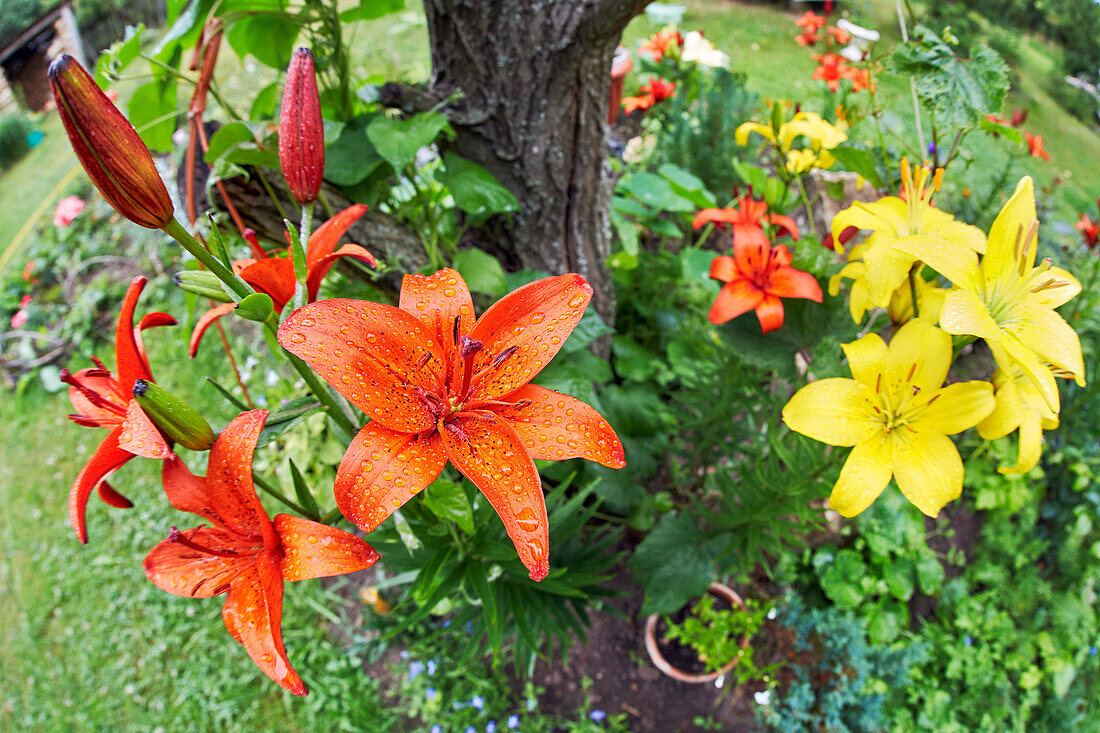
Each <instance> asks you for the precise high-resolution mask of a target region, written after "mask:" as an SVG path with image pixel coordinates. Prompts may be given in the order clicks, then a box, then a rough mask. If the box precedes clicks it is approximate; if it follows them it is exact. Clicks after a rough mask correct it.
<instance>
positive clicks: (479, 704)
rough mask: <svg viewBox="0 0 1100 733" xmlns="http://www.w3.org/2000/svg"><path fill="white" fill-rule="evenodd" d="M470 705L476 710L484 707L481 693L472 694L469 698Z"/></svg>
mask: <svg viewBox="0 0 1100 733" xmlns="http://www.w3.org/2000/svg"><path fill="white" fill-rule="evenodd" d="M470 707H475V708H477V709H478V710H481V709H482V708H483V707H485V698H483V697H482V696H481V695H474V696H473V697H471V698H470Z"/></svg>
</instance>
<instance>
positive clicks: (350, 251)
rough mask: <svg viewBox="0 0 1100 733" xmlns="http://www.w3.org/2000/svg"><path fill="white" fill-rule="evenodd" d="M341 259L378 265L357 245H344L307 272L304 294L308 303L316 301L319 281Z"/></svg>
mask: <svg viewBox="0 0 1100 733" xmlns="http://www.w3.org/2000/svg"><path fill="white" fill-rule="evenodd" d="M341 257H351V258H352V259H354V260H359V261H360V262H366V263H367V264H368V265H370V266H371V267H375V266H377V264H378V261H377V260H375V259H374V255H372V254H371V253H370V252H368V251H367V249H366V248H365V247H361V246H359V245H358V244H345V245H343V246H342V247H340V249H338V250H336V251H335V252H333V253H332V254H330V255H325V256H324V257H322V258H321V259H320V260H318V261H317V262H316V263H314V264H313V265H311V266H310V267H309V269H308V271H307V272H308V274H307V275H306V294H307V296H308V297H309V300H310V302H313V301H314V300H316V299H317V291H318V290H319V289H320V287H321V281H322V280H324V278H325V275H327V274H328V271H329V270H331V269H332V266H333V265H335V264H336V260H338V259H340V258H341Z"/></svg>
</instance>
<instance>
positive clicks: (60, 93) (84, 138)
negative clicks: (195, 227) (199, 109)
mask: <svg viewBox="0 0 1100 733" xmlns="http://www.w3.org/2000/svg"><path fill="white" fill-rule="evenodd" d="M47 76H48V77H49V80H50V89H51V90H52V91H53V98H54V101H55V102H56V103H57V111H58V113H59V114H60V115H61V121H62V122H63V123H64V124H65V133H66V134H67V135H68V136H69V141H70V142H71V143H72V146H73V150H74V151H75V152H76V157H77V158H79V159H80V164H81V165H83V166H84V170H85V171H86V172H87V173H88V177H89V178H91V179H92V183H94V184H95V187H96V188H98V189H99V192H100V193H101V194H103V198H105V199H107V203H109V204H110V205H111V206H113V207H114V208H115V210H116V211H118V213H120V214H122V215H123V216H125V217H126V218H127V219H129V220H130V221H132V222H134V223H135V224H139V225H141V226H143V227H146V228H148V229H160V228H162V227H164V226H165V225H166V224H168V223H169V222H170V221H172V213H173V207H172V199H171V198H169V196H168V189H166V188H165V187H164V182H163V181H162V180H161V179H160V175H159V174H158V173H157V168H156V166H155V165H154V164H153V156H152V155H150V154H149V149H148V148H147V147H145V143H143V142H142V141H141V137H140V136H139V135H138V134H137V131H136V130H135V129H134V126H133V125H131V124H130V122H129V121H128V120H127V119H126V118H125V117H123V116H122V113H121V112H119V111H118V108H117V107H115V105H114V104H112V103H111V101H110V100H109V99H107V95H106V94H104V93H103V90H101V89H100V88H99V86H98V85H96V83H95V81H94V80H93V79H92V77H90V76H88V72H87V71H85V70H84V68H83V67H82V66H81V65H80V64H78V63H77V62H76V60H74V59H73V57H72V56H69V55H68V54H61V55H60V56H58V57H57V59H56V60H55V61H54V62H53V63H52V64H50V68H49V71H48V73H47Z"/></svg>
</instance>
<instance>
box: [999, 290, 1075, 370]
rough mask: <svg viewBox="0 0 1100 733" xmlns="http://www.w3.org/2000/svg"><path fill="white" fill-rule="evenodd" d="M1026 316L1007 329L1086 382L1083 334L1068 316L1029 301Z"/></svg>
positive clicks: (1041, 355) (1051, 361)
mask: <svg viewBox="0 0 1100 733" xmlns="http://www.w3.org/2000/svg"><path fill="white" fill-rule="evenodd" d="M1027 306H1028V307H1026V308H1025V309H1024V313H1025V316H1024V317H1023V318H1022V319H1020V320H1019V321H1018V322H1016V323H1014V324H1012V325H1011V326H1009V327H1008V328H1007V329H1006V330H1008V331H1009V333H1012V334H1014V335H1015V336H1016V337H1017V338H1019V339H1020V341H1021V342H1022V343H1023V344H1024V346H1026V347H1028V348H1029V349H1031V350H1032V351H1034V352H1035V353H1036V355H1037V356H1038V357H1039V358H1040V359H1042V360H1043V361H1045V362H1047V363H1048V364H1053V365H1054V366H1056V367H1058V368H1059V369H1064V370H1065V371H1067V372H1069V373H1070V374H1072V375H1073V376H1074V379H1075V380H1076V381H1077V384H1079V385H1080V386H1082V387H1083V386H1084V385H1085V362H1084V359H1083V357H1082V354H1081V338H1080V337H1079V336H1078V335H1077V332H1076V331H1074V330H1073V328H1071V327H1070V325H1069V324H1068V323H1066V321H1065V319H1064V318H1062V317H1061V316H1060V315H1058V314H1057V313H1055V312H1054V311H1052V310H1050V309H1049V308H1047V307H1045V306H1041V305H1037V304H1032V303H1028V304H1027Z"/></svg>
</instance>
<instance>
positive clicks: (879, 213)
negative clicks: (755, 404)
mask: <svg viewBox="0 0 1100 733" xmlns="http://www.w3.org/2000/svg"><path fill="white" fill-rule="evenodd" d="M908 218H909V209H908V206H907V205H906V203H905V202H904V201H902V200H901V199H899V198H898V197H897V196H886V197H885V198H881V199H879V200H878V201H876V202H874V203H870V204H867V203H863V202H861V201H856V202H855V203H853V204H852V205H851V206H849V207H848V208H847V209H845V210H844V211H841V212H840V213H839V214H837V215H836V216H834V217H833V224H832V227H833V241H834V242H837V243H839V242H840V234H841V232H843V231H844V230H845V229H847V228H848V227H856V228H857V229H870V230H872V231H876V232H877V231H883V230H885V231H887V232H894V233H897V232H900V231H905V230H906V229H907V227H908ZM838 246H839V244H838ZM838 251H843V250H838Z"/></svg>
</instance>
